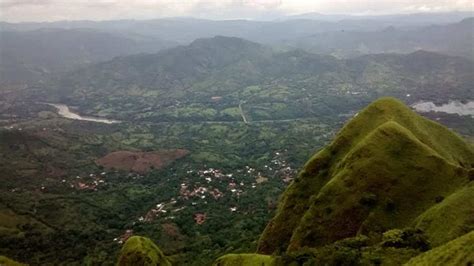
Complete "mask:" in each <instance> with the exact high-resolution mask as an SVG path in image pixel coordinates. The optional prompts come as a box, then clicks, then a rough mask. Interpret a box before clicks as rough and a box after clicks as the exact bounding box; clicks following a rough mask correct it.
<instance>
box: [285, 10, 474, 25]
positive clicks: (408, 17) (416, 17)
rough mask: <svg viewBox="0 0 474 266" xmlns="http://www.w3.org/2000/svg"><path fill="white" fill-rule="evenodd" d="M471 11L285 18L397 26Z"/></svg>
mask: <svg viewBox="0 0 474 266" xmlns="http://www.w3.org/2000/svg"><path fill="white" fill-rule="evenodd" d="M472 15H473V13H472V12H445V13H442V12H441V13H413V14H394V15H373V16H368V15H342V14H339V15H338V14H333V15H328V14H321V13H314V12H313V13H304V14H298V15H293V16H288V17H287V19H313V20H325V21H343V20H352V21H354V22H357V21H363V20H371V21H377V22H378V23H391V24H392V25H399V26H422V25H430V24H448V23H455V22H458V21H460V20H463V19H465V18H468V17H472Z"/></svg>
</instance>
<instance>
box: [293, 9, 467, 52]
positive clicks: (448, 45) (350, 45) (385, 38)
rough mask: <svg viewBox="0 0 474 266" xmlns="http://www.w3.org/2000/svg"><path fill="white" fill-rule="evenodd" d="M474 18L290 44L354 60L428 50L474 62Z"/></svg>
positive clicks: (336, 33)
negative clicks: (361, 57)
mask: <svg viewBox="0 0 474 266" xmlns="http://www.w3.org/2000/svg"><path fill="white" fill-rule="evenodd" d="M473 29H474V18H467V19H464V20H462V21H461V22H458V23H454V24H448V25H432V26H427V27H422V28H418V29H412V30H403V29H399V28H395V27H388V28H385V29H383V30H377V31H345V30H343V31H333V32H324V33H318V34H315V35H312V36H307V37H304V38H300V39H294V40H289V41H287V42H286V43H287V45H289V46H292V47H298V48H301V49H304V50H307V51H311V52H314V53H322V54H333V55H337V56H340V57H351V56H357V55H361V54H373V53H410V52H413V51H416V50H420V49H423V50H428V51H434V52H440V53H445V54H449V55H456V56H463V57H467V58H470V59H474V46H473V38H474V32H473Z"/></svg>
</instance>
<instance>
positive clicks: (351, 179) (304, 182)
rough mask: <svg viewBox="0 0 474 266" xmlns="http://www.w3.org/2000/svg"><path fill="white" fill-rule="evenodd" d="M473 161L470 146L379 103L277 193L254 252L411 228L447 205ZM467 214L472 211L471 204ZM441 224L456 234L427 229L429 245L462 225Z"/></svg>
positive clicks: (396, 105)
mask: <svg viewBox="0 0 474 266" xmlns="http://www.w3.org/2000/svg"><path fill="white" fill-rule="evenodd" d="M473 158H474V152H473V149H472V147H471V146H470V145H469V144H467V143H466V142H464V141H463V140H462V139H461V138H460V137H458V136H457V135H455V134H454V133H452V132H451V131H449V130H448V129H446V128H444V127H443V126H441V125H439V124H437V123H434V122H432V121H429V120H427V119H424V118H422V117H420V116H418V115H417V114H415V113H414V112H413V111H411V110H410V109H409V108H408V107H406V106H404V105H403V104H402V103H400V102H399V101H397V100H395V99H391V98H382V99H380V100H378V101H376V102H374V103H372V104H371V105H369V106H368V107H367V108H366V109H364V110H363V111H362V112H360V113H359V114H358V115H357V116H356V117H355V118H353V119H352V120H351V121H350V122H349V123H348V124H347V125H346V126H345V127H344V128H343V129H342V130H341V132H340V133H339V134H338V135H337V136H336V138H335V140H334V141H333V142H332V143H331V144H330V145H329V146H328V147H326V148H325V149H323V150H322V151H320V152H319V153H317V154H316V155H315V156H314V157H313V158H311V159H310V160H309V161H308V162H307V163H306V165H305V167H304V169H303V170H302V171H301V173H300V174H299V176H298V177H297V178H296V179H295V181H294V183H293V184H291V185H290V186H289V187H288V189H287V190H286V192H285V193H284V194H283V197H282V199H281V203H280V206H279V209H278V211H277V214H276V215H275V217H274V218H273V219H272V220H271V221H270V222H269V224H268V225H267V227H266V229H265V231H264V232H263V235H262V237H261V239H260V242H259V246H258V252H259V253H263V254H272V253H274V252H277V253H280V252H284V251H285V250H287V251H295V250H298V249H300V248H302V247H318V246H324V245H327V244H330V243H333V242H334V241H337V240H341V239H344V238H348V237H353V236H356V235H360V234H365V235H369V236H371V235H373V236H376V235H380V234H381V233H383V232H385V231H387V230H389V229H391V228H404V227H409V226H415V225H416V221H417V219H418V217H420V216H421V215H423V214H424V213H425V212H426V211H427V210H429V209H430V208H432V207H433V206H434V205H435V204H437V203H436V202H437V201H439V199H440V198H442V197H446V198H447V199H446V204H449V202H451V200H450V201H448V198H449V197H450V195H453V197H455V196H454V194H453V193H455V192H457V191H458V190H460V189H462V188H464V187H465V186H466V185H467V184H468V183H469V171H472V170H471V168H472V167H473V166H474V160H473ZM452 202H456V203H457V202H458V200H455V199H453V200H452ZM449 205H450V206H451V204H449ZM465 208H467V209H466V210H464V211H471V212H472V207H471V206H469V205H468V206H465ZM442 209H443V208H442ZM431 213H437V212H436V211H434V210H432V211H431ZM432 215H434V214H431V215H428V214H426V216H432ZM420 219H421V220H422V221H424V222H425V223H423V226H421V222H418V223H419V224H420V225H419V226H420V227H421V228H427V229H428V228H431V227H436V225H435V224H433V223H431V222H429V221H428V219H422V218H420ZM446 222H447V224H446V226H451V227H452V228H453V229H452V230H454V231H455V230H459V231H458V232H457V233H452V234H450V235H449V237H448V236H446V235H444V234H439V232H438V231H439V230H431V231H430V230H427V231H428V232H427V234H428V237H429V238H430V239H432V241H434V242H435V243H436V242H437V243H441V242H443V241H445V240H446V239H447V238H452V237H457V236H459V234H460V233H462V232H463V230H461V229H460V228H461V227H462V226H461V224H465V222H456V220H451V221H446ZM454 228H456V229H454Z"/></svg>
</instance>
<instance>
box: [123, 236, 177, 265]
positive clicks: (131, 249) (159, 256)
mask: <svg viewBox="0 0 474 266" xmlns="http://www.w3.org/2000/svg"><path fill="white" fill-rule="evenodd" d="M132 265H133V266H140V265H143V266H145V265H150V266H152V265H159V266H171V263H170V262H169V261H168V259H167V258H166V257H165V255H163V252H161V250H160V249H159V248H158V247H157V246H156V245H155V243H153V241H151V240H150V239H148V238H146V237H141V236H132V237H130V238H129V239H128V240H127V242H125V244H124V245H123V247H122V251H120V258H119V260H118V263H117V266H132Z"/></svg>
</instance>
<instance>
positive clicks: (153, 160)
mask: <svg viewBox="0 0 474 266" xmlns="http://www.w3.org/2000/svg"><path fill="white" fill-rule="evenodd" d="M188 154H189V151H188V150H184V149H176V150H159V151H151V152H134V151H115V152H111V153H109V154H107V155H105V156H104V157H102V158H100V159H98V160H96V163H97V164H98V165H101V166H103V167H104V168H106V169H112V168H113V169H116V170H124V171H132V172H137V173H140V174H145V173H147V172H148V171H150V170H151V169H153V168H156V169H161V168H163V167H166V166H168V165H169V164H170V163H172V162H174V161H176V160H178V159H180V158H182V157H184V156H186V155H188Z"/></svg>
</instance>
